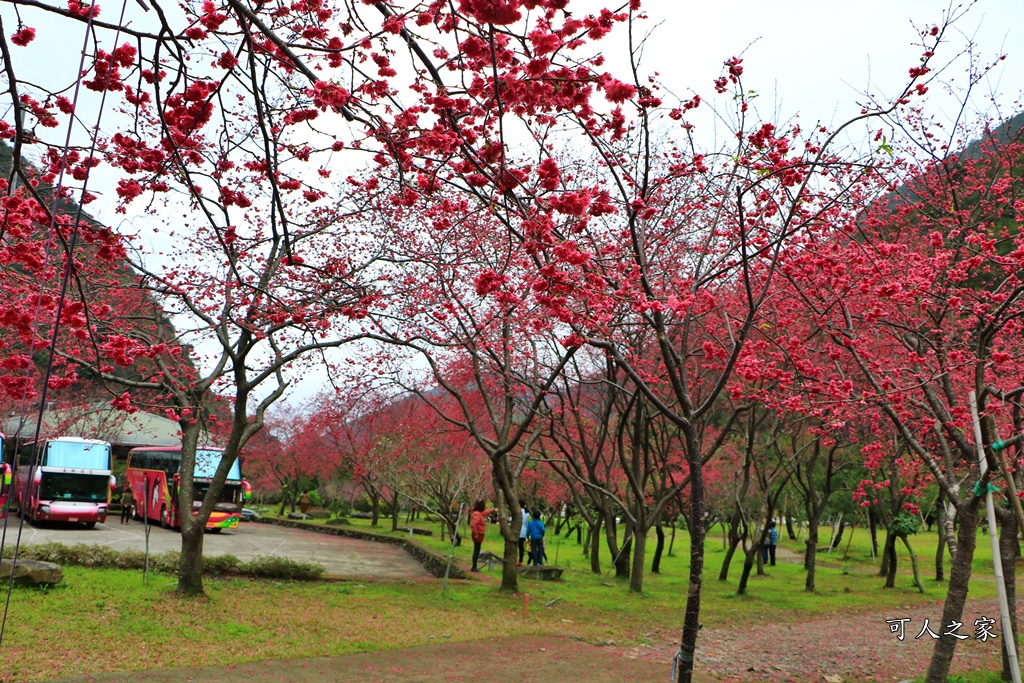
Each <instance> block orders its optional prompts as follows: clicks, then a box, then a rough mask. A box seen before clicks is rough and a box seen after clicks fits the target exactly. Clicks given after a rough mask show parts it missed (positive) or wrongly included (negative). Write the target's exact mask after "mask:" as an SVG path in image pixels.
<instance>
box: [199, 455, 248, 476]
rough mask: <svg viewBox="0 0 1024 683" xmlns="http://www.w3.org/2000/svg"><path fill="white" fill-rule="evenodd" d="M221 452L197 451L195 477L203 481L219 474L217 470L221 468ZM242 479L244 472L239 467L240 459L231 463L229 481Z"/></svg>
mask: <svg viewBox="0 0 1024 683" xmlns="http://www.w3.org/2000/svg"><path fill="white" fill-rule="evenodd" d="M221 455H222V453H221V451H212V450H204V449H200V450H197V451H196V469H195V476H196V477H199V478H202V479H212V478H213V475H215V474H217V468H218V467H220V460H221ZM241 478H242V470H241V468H240V467H239V466H238V458H235V461H234V462H233V463H231V469H230V470H228V479H227V480H228V481H232V480H235V481H238V480H240V479H241Z"/></svg>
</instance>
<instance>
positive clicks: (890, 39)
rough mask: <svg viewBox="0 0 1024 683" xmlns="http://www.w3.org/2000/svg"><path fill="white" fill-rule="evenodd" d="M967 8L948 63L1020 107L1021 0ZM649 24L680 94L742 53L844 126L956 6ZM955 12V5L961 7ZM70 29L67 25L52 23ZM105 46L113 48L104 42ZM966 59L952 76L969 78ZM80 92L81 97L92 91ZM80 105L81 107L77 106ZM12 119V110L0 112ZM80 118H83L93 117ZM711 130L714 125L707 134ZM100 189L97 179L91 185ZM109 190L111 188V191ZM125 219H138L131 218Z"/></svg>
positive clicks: (843, 8) (657, 57)
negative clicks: (975, 66) (921, 34)
mask: <svg viewBox="0 0 1024 683" xmlns="http://www.w3.org/2000/svg"><path fill="white" fill-rule="evenodd" d="M606 4H608V3H607V2H606V1H605V2H598V1H597V0H573V1H572V2H571V3H570V5H569V9H570V10H572V11H573V13H574V14H575V15H576V16H581V15H583V14H586V13H589V12H590V11H593V10H594V9H595V8H599V7H601V6H602V5H606ZM102 5H103V10H104V11H103V18H104V19H106V20H108V21H113V20H115V19H116V18H117V16H116V15H117V13H118V12H119V10H120V4H119V3H116V0H115V2H109V1H105V2H103V3H102ZM968 5H969V11H968V12H967V13H966V16H964V17H963V18H962V19H960V20H959V21H958V22H957V23H956V25H955V27H954V30H953V31H952V32H951V33H950V36H949V41H948V44H947V45H946V46H945V54H943V53H942V52H940V53H939V54H938V61H937V62H936V63H941V62H943V61H945V60H946V59H949V58H952V57H953V56H954V55H955V54H957V53H958V52H960V51H962V50H963V49H964V48H965V46H966V45H967V44H968V43H969V42H973V43H974V44H975V45H976V48H975V49H976V51H977V54H979V55H980V56H982V57H983V58H984V59H989V60H990V59H994V58H995V57H997V56H998V55H1000V54H1007V55H1008V57H1007V59H1006V61H1004V62H1003V63H1002V64H1001V65H1000V68H998V69H997V70H995V71H994V72H993V74H992V76H993V77H992V78H991V79H989V82H988V83H987V84H986V85H985V86H984V87H982V88H979V89H978V90H977V91H976V93H975V98H976V100H977V105H976V106H977V108H984V107H985V106H986V105H985V102H984V101H983V100H984V98H985V97H987V96H988V95H990V94H997V95H998V101H999V102H1000V103H1001V104H1002V107H1003V112H1004V113H1010V112H1011V111H1012V110H1013V108H1014V107H1013V102H1015V101H1017V100H1018V99H1019V95H1020V93H1021V92H1022V90H1024V2H1022V1H1021V0H977V2H974V3H973V4H972V3H961V4H960V5H954V6H953V11H954V12H956V13H959V12H961V11H963V9H964V8H966V7H967V6H968ZM643 6H644V9H645V11H646V12H647V13H648V14H649V16H650V19H649V20H648V21H647V22H646V25H642V28H643V29H646V30H650V31H651V32H652V35H651V38H650V40H649V41H648V44H647V46H646V48H645V53H644V56H643V62H642V64H641V68H642V70H643V71H645V72H652V71H657V72H659V74H660V80H661V81H662V82H663V83H664V84H665V85H666V86H667V87H668V88H669V89H670V90H671V91H672V92H673V93H674V94H676V95H678V96H680V97H689V96H690V94H691V93H692V92H698V93H700V94H701V95H702V96H704V97H705V98H707V97H708V96H711V95H713V88H712V86H711V83H712V81H713V79H715V78H716V77H717V76H719V75H720V73H721V70H722V62H723V61H724V60H725V59H727V58H729V57H731V56H733V55H739V54H740V53H744V54H743V58H744V66H745V73H744V79H745V86H746V87H747V88H748V89H752V90H755V91H756V92H757V93H758V95H759V97H758V99H757V100H756V101H755V104H756V106H757V107H758V108H759V109H760V111H761V114H762V115H763V116H771V115H772V113H773V110H777V111H778V113H779V115H780V116H781V117H782V118H783V119H786V118H789V117H791V116H793V115H796V114H799V115H800V118H801V120H802V121H804V123H805V125H810V124H811V123H813V122H815V121H822V122H825V123H838V122H841V121H843V120H845V119H847V118H849V117H850V116H852V115H854V114H856V113H857V111H858V110H859V107H858V104H857V103H858V101H860V100H862V99H863V98H862V96H861V94H862V93H863V92H865V91H869V90H870V91H871V92H873V93H875V94H879V95H882V96H884V95H886V94H892V93H894V92H895V91H896V89H897V88H898V87H899V86H900V85H901V84H902V83H903V82H904V81H905V79H906V74H907V69H908V68H910V67H911V66H913V65H915V64H916V62H917V58H918V56H919V54H920V49H919V48H917V47H915V46H914V45H912V44H913V43H914V42H915V40H916V39H917V33H916V31H915V29H914V26H913V25H912V24H916V25H917V26H918V27H925V26H928V25H931V24H934V23H937V22H939V21H941V20H942V18H943V16H944V15H945V14H947V13H948V12H949V11H950V9H951V6H950V5H949V4H948V2H946V1H945V0H859V1H858V2H849V1H846V2H835V1H833V2H828V1H827V0H826V1H824V2H823V1H822V0H774V1H772V2H766V1H765V0H758V1H755V0H718V1H717V2H706V1H705V2H687V1H677V0H645V2H644V5H643ZM957 8H959V9H957ZM128 11H129V14H130V15H135V16H136V17H137V18H136V19H135V22H138V23H137V25H140V26H141V25H148V24H150V23H152V20H154V19H155V17H154V16H152V15H153V13H152V12H150V13H148V14H147V15H142V14H141V13H140V12H139V9H138V7H137V5H136V4H135V2H133V1H131V0H129V2H128ZM0 16H2V17H3V19H4V28H5V30H6V32H7V33H8V34H10V33H12V32H13V31H14V30H15V27H16V25H17V22H16V18H15V17H14V16H13V13H12V12H11V11H10V5H7V4H6V3H5V4H4V6H3V7H2V8H0ZM22 17H23V18H24V19H25V20H26V22H27V23H28V24H29V25H33V26H35V27H36V28H37V29H38V33H37V38H36V40H35V41H33V43H32V44H31V45H30V46H29V47H28V48H14V49H15V50H16V56H18V57H19V61H20V63H19V64H18V65H17V66H18V68H19V76H20V77H22V78H29V79H30V80H33V81H47V82H52V80H53V79H54V78H56V79H57V82H61V83H63V84H70V83H71V82H73V80H74V77H75V73H76V70H77V67H78V58H79V55H80V47H81V41H82V35H81V31H80V30H79V29H77V28H76V29H75V30H74V31H71V30H69V31H67V32H61V31H58V30H57V29H58V27H57V26H56V25H55V22H53V21H52V20H50V21H46V20H44V19H43V15H42V14H41V13H39V12H36V11H33V10H31V9H25V10H23V12H22ZM56 23H58V24H67V23H68V22H56ZM621 41H623V36H622V34H621V33H620V34H619V37H618V38H610V39H606V40H604V41H602V42H601V49H602V50H603V51H604V52H605V53H606V55H607V56H608V58H609V63H608V68H609V69H612V70H613V69H615V68H616V66H621V65H622V61H621V59H620V58H619V56H620V55H623V54H624V42H621ZM108 49H109V46H108ZM965 68H966V61H961V62H960V63H959V64H957V65H955V66H954V68H953V69H951V70H950V71H949V72H948V76H949V77H950V78H951V79H953V80H956V79H959V80H961V81H962V80H963V75H964V70H965ZM931 94H932V95H933V96H936V97H935V99H936V101H935V102H934V103H933V105H932V108H933V109H941V110H944V111H947V112H951V113H952V112H955V109H956V103H955V102H954V101H952V100H950V99H945V100H943V99H942V98H941V97H938V93H937V90H936V89H935V88H933V89H932V93H931ZM93 95H94V93H90V92H88V91H85V92H84V93H83V96H84V97H86V98H92V96H93ZM83 110H84V108H80V110H79V111H80V112H82V111H83ZM0 115H3V116H5V117H7V116H9V115H10V114H9V112H0ZM84 118H86V119H88V116H85V117H84ZM119 125H125V122H124V119H123V118H122V119H119V118H118V117H117V116H115V115H113V114H111V113H109V112H108V113H106V114H105V118H104V122H103V129H104V131H105V132H106V133H107V134H108V135H109V134H112V133H113V132H116V129H117V127H118V126H119ZM700 133H701V134H702V135H709V134H710V131H708V130H706V127H705V130H702V131H700ZM93 185H94V186H93V187H92V188H91V189H93V190H94V191H99V192H102V190H103V187H102V180H101V179H96V180H95V181H94V182H93ZM104 194H108V195H109V194H110V193H104ZM113 208H114V204H113V202H112V201H104V200H102V199H101V200H100V201H98V202H96V203H94V204H93V205H92V206H90V209H91V210H92V211H93V212H94V213H95V214H96V216H97V218H99V219H101V220H103V221H105V222H109V223H113V224H117V223H120V222H121V221H123V220H125V217H122V216H117V215H115V214H114V213H113ZM127 219H128V220H129V221H130V220H131V219H132V216H130V215H129V216H128V217H127Z"/></svg>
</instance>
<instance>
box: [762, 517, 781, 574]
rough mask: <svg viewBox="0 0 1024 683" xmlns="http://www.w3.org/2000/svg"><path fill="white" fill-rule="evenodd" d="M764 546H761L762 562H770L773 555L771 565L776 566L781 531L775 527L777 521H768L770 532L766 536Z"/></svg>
mask: <svg viewBox="0 0 1024 683" xmlns="http://www.w3.org/2000/svg"><path fill="white" fill-rule="evenodd" d="M764 543H765V545H764V547H763V548H761V562H762V564H767V563H768V558H769V557H771V566H772V567H774V566H775V546H777V545H778V544H779V532H778V530H777V529H776V528H775V522H768V534H767V535H766V536H765V540H764Z"/></svg>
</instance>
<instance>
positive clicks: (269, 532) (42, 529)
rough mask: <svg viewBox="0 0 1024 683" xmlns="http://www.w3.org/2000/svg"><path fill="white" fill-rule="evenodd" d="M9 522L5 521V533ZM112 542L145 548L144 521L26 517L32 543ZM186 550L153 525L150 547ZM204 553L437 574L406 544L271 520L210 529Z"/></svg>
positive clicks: (344, 569) (399, 574)
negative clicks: (89, 523)
mask: <svg viewBox="0 0 1024 683" xmlns="http://www.w3.org/2000/svg"><path fill="white" fill-rule="evenodd" d="M4 521H5V520H0V531H2V529H3V524H4ZM19 521H20V520H19V519H18V518H17V517H16V516H14V515H11V516H10V517H9V518H8V519H7V520H6V522H7V536H6V541H5V545H8V544H11V543H13V542H14V540H15V539H16V537H17V533H18V522H19ZM51 541H53V542H57V543H63V544H64V545H74V544H76V543H84V544H87V545H102V546H109V547H111V548H114V549H116V550H123V549H126V548H132V549H135V550H145V548H146V536H145V529H144V527H143V524H142V522H137V521H132V522H131V523H129V524H127V525H121V524H118V522H117V520H116V519H115V518H113V517H111V518H109V521H108V522H107V523H106V524H97V525H96V528H95V529H86V528H84V527H83V526H81V525H78V524H61V523H46V522H40V523H39V524H38V525H32V524H30V523H28V522H27V521H26V523H25V526H24V528H23V530H22V532H21V542H22V543H24V544H27V545H32V544H40V543H49V542H51ZM180 549H181V535H180V534H179V533H178V532H177V531H171V530H168V529H161V528H160V527H159V526H151V527H150V531H149V551H150V552H151V553H153V554H158V553H162V552H166V551H168V550H180ZM203 554H204V555H211V556H212V555H234V556H235V557H237V558H239V559H240V560H244V561H248V560H252V559H253V558H255V557H259V556H277V557H288V558H291V559H293V560H296V561H299V562H312V563H315V564H319V565H321V566H322V567H323V568H324V571H325V572H326V573H327V574H328V575H331V576H341V577H359V578H382V579H421V578H432V577H431V575H430V573H429V572H427V570H425V569H424V568H423V566H422V565H420V563H419V562H417V561H416V559H415V558H414V557H413V556H412V555H410V554H409V553H407V552H406V551H405V550H403V549H402V548H400V547H397V546H392V545H387V544H385V543H374V542H373V541H363V540H359V539H354V538H343V537H340V536H328V535H325V534H318V533H315V532H311V531H303V530H301V529H289V528H285V527H279V526H274V525H271V524H259V523H255V522H242V523H241V524H239V526H238V528H237V529H224V530H223V531H222V532H221V533H219V534H213V533H207V534H206V536H205V537H204V540H203Z"/></svg>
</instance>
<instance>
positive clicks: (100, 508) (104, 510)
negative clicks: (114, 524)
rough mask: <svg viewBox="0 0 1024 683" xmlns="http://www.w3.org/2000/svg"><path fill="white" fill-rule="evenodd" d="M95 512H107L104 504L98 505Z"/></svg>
mask: <svg viewBox="0 0 1024 683" xmlns="http://www.w3.org/2000/svg"><path fill="white" fill-rule="evenodd" d="M97 512H99V514H101V515H105V514H107V506H106V505H100V507H99V509H98V510H97Z"/></svg>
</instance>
